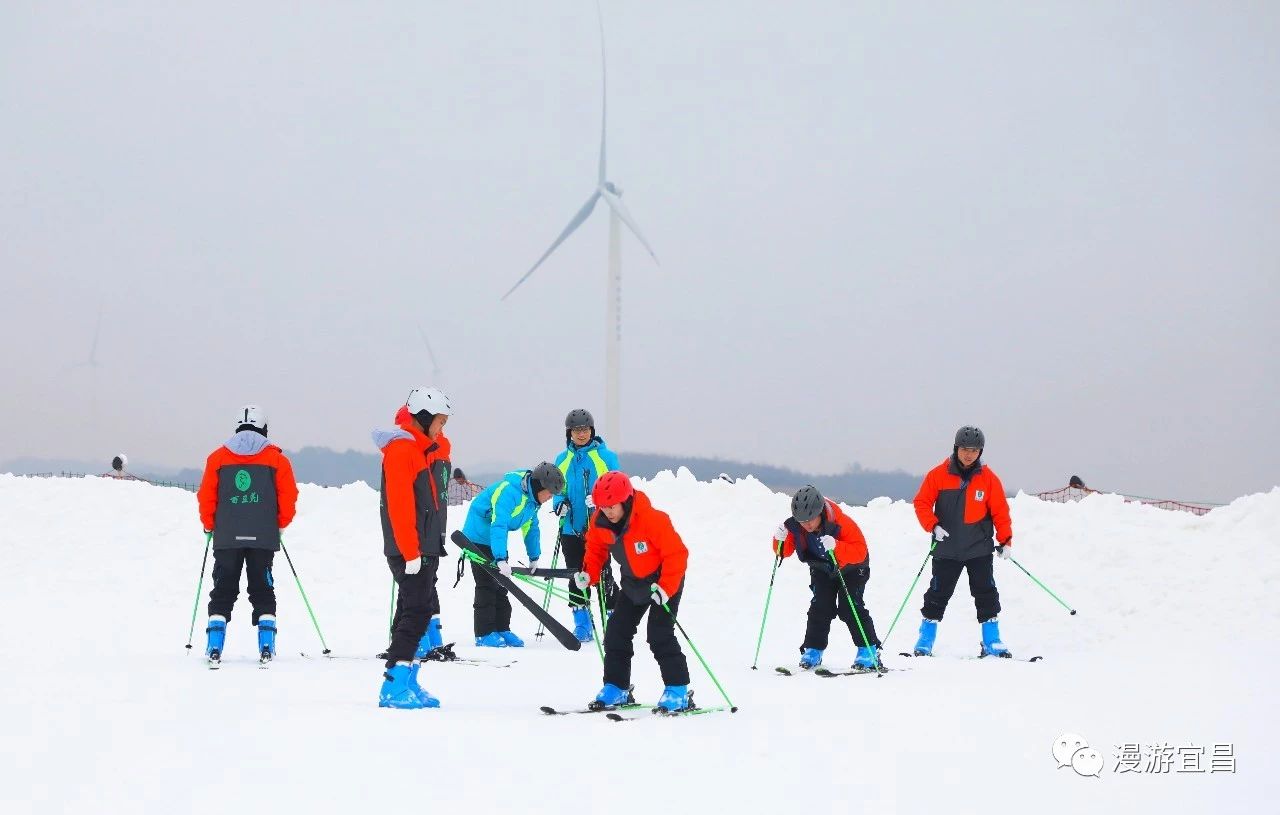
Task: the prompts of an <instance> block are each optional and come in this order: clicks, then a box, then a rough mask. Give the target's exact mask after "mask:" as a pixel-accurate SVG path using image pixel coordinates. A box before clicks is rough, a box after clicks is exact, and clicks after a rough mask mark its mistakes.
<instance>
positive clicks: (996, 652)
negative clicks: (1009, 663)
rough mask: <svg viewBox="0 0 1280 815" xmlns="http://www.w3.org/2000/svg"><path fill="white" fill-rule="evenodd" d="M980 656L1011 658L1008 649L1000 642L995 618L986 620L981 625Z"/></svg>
mask: <svg viewBox="0 0 1280 815" xmlns="http://www.w3.org/2000/svg"><path fill="white" fill-rule="evenodd" d="M982 656H984V657H1005V658H1006V659H1007V658H1009V657H1012V656H1013V654H1011V653H1009V649H1008V648H1006V647H1005V644H1004V643H1003V642H1001V641H1000V623H999V622H998V621H997V620H996V618H995V617H992V618H991V619H990V620H987V621H986V622H984V623H983V624H982Z"/></svg>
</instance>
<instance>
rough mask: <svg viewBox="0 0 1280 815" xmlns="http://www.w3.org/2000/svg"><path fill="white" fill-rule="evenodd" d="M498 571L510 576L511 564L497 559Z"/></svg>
mask: <svg viewBox="0 0 1280 815" xmlns="http://www.w3.org/2000/svg"><path fill="white" fill-rule="evenodd" d="M498 572H499V573H500V574H503V575H505V576H507V577H510V576H511V564H510V563H508V562H507V561H506V560H499V561H498Z"/></svg>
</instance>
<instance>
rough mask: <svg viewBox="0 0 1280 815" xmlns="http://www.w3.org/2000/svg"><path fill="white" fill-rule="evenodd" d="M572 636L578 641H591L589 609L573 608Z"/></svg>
mask: <svg viewBox="0 0 1280 815" xmlns="http://www.w3.org/2000/svg"><path fill="white" fill-rule="evenodd" d="M573 636H575V637H577V638H578V642H591V641H592V640H593V639H594V638H593V637H592V635H591V610H590V609H586V608H575V609H574V610H573Z"/></svg>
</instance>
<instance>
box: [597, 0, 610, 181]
mask: <svg viewBox="0 0 1280 815" xmlns="http://www.w3.org/2000/svg"><path fill="white" fill-rule="evenodd" d="M596 21H597V22H599V24H600V173H599V175H598V176H597V178H596V185H597V186H601V187H602V186H604V182H605V179H606V172H607V166H606V163H605V138H604V134H605V125H607V124H608V122H609V117H608V107H609V70H608V63H607V62H606V61H605V58H604V14H603V13H602V12H601V11H600V0H596Z"/></svg>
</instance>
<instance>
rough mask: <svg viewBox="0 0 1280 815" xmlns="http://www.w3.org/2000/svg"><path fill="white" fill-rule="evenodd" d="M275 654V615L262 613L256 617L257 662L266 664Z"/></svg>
mask: <svg viewBox="0 0 1280 815" xmlns="http://www.w3.org/2000/svg"><path fill="white" fill-rule="evenodd" d="M275 655H276V617H275V615H274V614H263V615H262V616H261V617H259V618H258V662H260V663H262V664H263V665H266V664H267V663H268V662H270V661H271V658H272V657H274V656H275Z"/></svg>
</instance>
